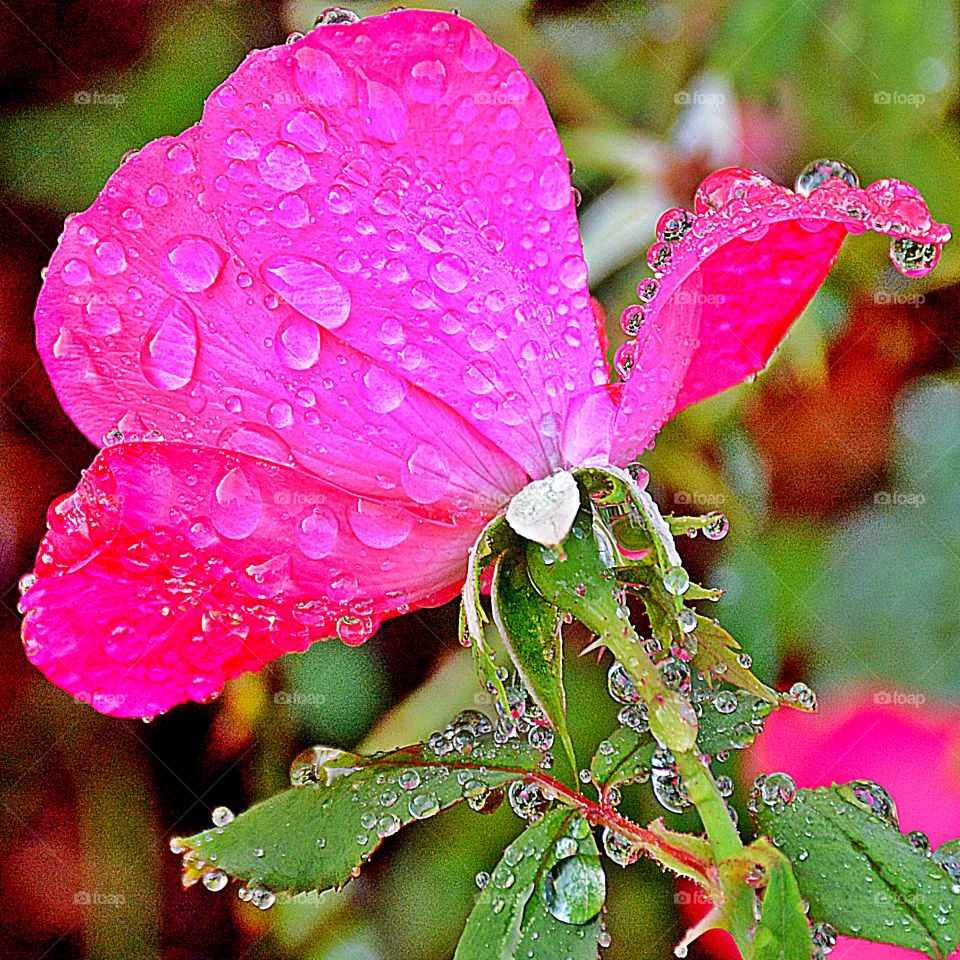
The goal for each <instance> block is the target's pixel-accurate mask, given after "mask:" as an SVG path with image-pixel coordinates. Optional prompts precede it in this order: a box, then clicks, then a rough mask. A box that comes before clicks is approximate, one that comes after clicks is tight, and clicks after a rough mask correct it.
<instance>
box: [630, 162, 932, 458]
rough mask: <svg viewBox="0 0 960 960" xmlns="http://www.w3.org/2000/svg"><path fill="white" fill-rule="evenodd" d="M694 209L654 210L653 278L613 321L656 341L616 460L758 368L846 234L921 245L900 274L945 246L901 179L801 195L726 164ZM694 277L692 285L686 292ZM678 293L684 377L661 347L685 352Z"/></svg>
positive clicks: (827, 186)
mask: <svg viewBox="0 0 960 960" xmlns="http://www.w3.org/2000/svg"><path fill="white" fill-rule="evenodd" d="M695 206H696V212H690V211H684V210H672V211H668V212H667V213H666V214H664V217H663V218H662V219H661V221H660V226H659V228H658V241H657V243H656V244H655V245H654V246H653V247H651V249H650V251H649V252H648V257H647V259H648V261H649V262H650V265H651V267H652V268H653V270H654V273H655V278H654V279H648V280H644V281H642V282H641V283H640V288H639V292H640V299H641V303H640V304H638V307H637V309H639V310H641V311H642V314H643V319H642V321H638V320H637V318H636V316H635V308H628V310H627V311H625V314H624V319H625V326H630V325H631V323H632V325H633V329H636V328H637V327H639V328H640V331H641V333H640V339H642V338H643V336H644V333H643V331H644V330H645V329H647V328H649V327H651V326H652V327H653V330H654V331H655V334H654V335H655V336H656V337H657V338H659V339H660V340H662V341H663V347H662V349H660V350H658V351H657V352H656V357H655V358H654V361H653V362H654V364H655V366H656V367H657V374H656V376H657V377H658V378H659V377H662V378H663V380H662V385H661V394H662V396H661V399H660V400H659V401H658V400H657V399H656V397H655V396H654V394H655V393H656V391H655V390H651V388H650V387H649V386H648V385H647V384H644V386H643V388H642V391H641V392H644V393H649V394H651V396H650V399H649V402H644V403H643V404H641V405H640V406H639V407H638V409H637V411H636V412H634V413H631V412H629V411H627V410H626V409H624V411H623V414H622V415H621V416H620V417H619V418H618V426H619V428H620V432H621V433H622V434H623V437H624V447H623V449H622V450H621V451H620V452H619V453H618V456H619V457H622V456H624V455H625V453H626V452H629V450H630V449H636V448H639V449H642V448H643V446H644V444H645V443H647V442H649V439H650V438H651V437H652V433H654V432H655V431H656V428H657V427H658V426H659V424H660V423H662V422H663V419H664V418H665V417H666V415H668V414H669V413H671V412H672V413H676V412H678V411H679V410H682V409H683V408H684V407H686V406H689V405H690V404H691V403H696V402H697V401H698V400H702V399H704V398H705V397H709V396H712V395H713V394H715V393H719V392H720V391H721V390H725V389H726V388H727V387H731V386H734V385H735V384H737V383H740V382H741V381H743V380H745V379H746V378H747V377H749V376H751V375H752V374H755V373H757V372H759V371H760V370H762V369H763V368H764V367H765V366H766V364H767V362H768V361H769V360H770V357H771V355H772V354H773V351H774V350H775V349H776V347H777V345H778V344H779V343H780V341H781V340H782V339H783V337H784V336H785V334H786V333H787V331H788V329H789V328H790V325H791V324H792V323H793V321H794V320H795V319H796V318H797V317H798V316H799V314H800V313H801V311H802V310H803V309H804V307H806V305H807V304H808V303H809V301H810V299H811V298H812V297H813V295H814V294H815V293H816V291H817V289H818V288H819V287H820V284H821V283H822V282H823V280H824V278H825V277H826V275H827V273H828V272H829V270H830V268H831V267H832V266H833V264H834V262H835V261H836V258H837V254H838V253H839V250H840V246H841V244H842V243H843V240H844V238H845V237H846V235H847V234H848V233H862V232H864V231H865V230H867V229H870V230H874V231H876V232H879V233H885V234H888V235H889V236H891V237H894V238H908V239H910V240H915V241H918V242H922V243H925V244H931V254H932V256H931V260H930V262H929V263H926V264H924V265H922V266H920V267H917V268H916V269H910V268H908V269H906V270H905V272H906V273H907V274H908V275H911V276H919V275H922V274H923V273H925V272H929V270H930V269H932V266H933V264H934V263H935V262H936V259H937V257H938V256H939V249H940V247H941V246H942V245H943V244H944V243H945V242H946V241H947V240H949V239H950V230H949V228H948V227H946V226H944V225H943V224H939V223H936V222H935V221H933V220H932V219H931V217H930V212H929V210H928V209H927V205H926V203H925V202H924V201H923V198H922V197H921V196H920V195H919V193H918V192H917V191H916V190H915V189H914V188H913V187H912V186H910V185H909V184H907V183H904V182H902V181H900V180H881V181H878V182H877V183H874V184H872V185H871V186H869V187H867V188H866V189H860V188H859V187H853V186H851V185H850V184H848V183H847V182H846V181H845V180H843V179H840V178H837V177H834V178H833V179H828V180H826V181H825V182H824V183H823V184H822V185H821V186H819V187H818V188H817V189H814V190H813V191H812V192H810V194H809V195H808V196H803V195H801V194H798V193H794V191H792V190H789V189H787V188H786V187H781V186H778V185H776V184H773V183H771V182H770V181H769V180H767V178H766V177H763V176H762V175H760V174H758V173H755V172H754V171H751V170H744V169H740V168H731V169H728V170H720V171H717V172H716V173H714V174H711V175H710V176H709V177H708V178H707V179H706V180H705V181H704V182H703V183H702V184H701V185H700V188H699V189H698V191H697V197H696V204H695ZM697 274H699V281H696V282H697V283H698V284H699V287H698V288H697V289H693V288H691V282H693V278H694V277H695V276H696V275H697ZM678 297H680V298H682V299H684V300H688V299H689V298H690V297H694V298H695V299H696V301H697V302H696V304H695V306H696V308H697V309H698V311H699V314H700V319H699V334H698V337H699V341H698V343H696V344H691V347H692V356H691V357H690V358H689V368H688V369H687V370H686V371H685V372H684V371H683V369H682V368H683V366H684V364H683V363H682V362H681V361H680V358H679V357H672V358H671V357H670V356H669V352H670V350H671V349H676V350H681V349H684V348H683V347H681V346H678V345H676V344H674V343H673V341H676V340H677V339H687V338H689V337H690V329H689V328H690V319H691V318H690V315H689V309H684V310H681V311H679V312H678V311H677V298H678ZM688 306H689V305H688ZM674 330H676V334H674ZM630 332H631V333H632V332H633V330H631V331H630ZM694 336H697V335H696V334H694ZM637 349H638V348H637V347H632V346H630V345H629V343H628V345H626V346H625V347H624V348H621V350H622V351H623V352H622V353H621V354H620V356H621V357H627V358H628V359H630V357H629V354H630V352H631V351H636V350H637ZM644 349H649V347H645V348H644ZM687 349H690V348H687ZM643 366H644V365H643V364H642V363H641V362H639V359H637V360H636V362H635V363H634V365H633V369H634V371H640V372H641V373H642V372H643ZM634 375H635V374H631V375H630V380H629V382H628V386H627V387H626V388H625V389H624V399H625V400H626V398H627V397H629V396H630V395H631V393H632V392H633V387H632V383H633V377H634ZM678 377H679V378H681V381H682V382H678ZM647 379H649V377H648V378H647ZM678 390H679V395H678V396H677V391H678ZM674 398H676V402H675V403H674V402H673V401H674ZM627 441H629V442H627Z"/></svg>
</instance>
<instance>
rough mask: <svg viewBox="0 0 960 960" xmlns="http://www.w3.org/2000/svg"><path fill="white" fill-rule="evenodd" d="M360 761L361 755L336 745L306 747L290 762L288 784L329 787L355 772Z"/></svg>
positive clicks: (358, 767)
mask: <svg viewBox="0 0 960 960" xmlns="http://www.w3.org/2000/svg"><path fill="white" fill-rule="evenodd" d="M362 763H363V759H362V758H361V757H358V756H356V755H355V754H352V753H347V752H346V751H344V750H338V749H337V748H336V747H324V746H315V747H307V749H306V750H304V751H303V752H302V753H299V754H297V756H296V757H295V758H294V761H293V763H291V764H290V784H291V786H294V787H305V786H311V785H313V786H321V787H329V786H330V784H331V783H333V781H334V780H337V779H339V778H340V777H348V776H350V774H351V773H355V772H356V771H357V770H359V769H360V767H361V766H362ZM320 846H323V844H320Z"/></svg>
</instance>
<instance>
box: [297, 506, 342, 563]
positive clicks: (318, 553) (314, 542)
mask: <svg viewBox="0 0 960 960" xmlns="http://www.w3.org/2000/svg"><path fill="white" fill-rule="evenodd" d="M339 531H340V525H339V523H338V522H337V518H336V517H335V516H334V515H333V514H332V513H331V512H330V511H329V510H327V509H326V508H324V507H314V508H313V510H311V511H310V513H308V514H307V515H306V516H305V517H304V518H303V519H302V520H301V521H300V523H299V524H298V525H297V546H298V547H299V548H300V550H301V552H302V553H303V554H304V556H306V557H309V558H310V559H311V560H322V559H323V558H324V557H326V556H329V554H330V553H331V551H332V550H333V548H334V545H335V544H336V542H337V534H338V533H339Z"/></svg>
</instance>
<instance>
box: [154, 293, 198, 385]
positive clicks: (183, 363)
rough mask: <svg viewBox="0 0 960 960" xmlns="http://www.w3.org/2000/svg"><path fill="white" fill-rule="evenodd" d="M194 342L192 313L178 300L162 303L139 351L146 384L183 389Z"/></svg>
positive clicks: (192, 359)
mask: <svg viewBox="0 0 960 960" xmlns="http://www.w3.org/2000/svg"><path fill="white" fill-rule="evenodd" d="M198 343H199V341H198V337H197V322H196V317H195V316H194V314H193V311H192V310H191V309H190V308H189V307H187V306H186V305H185V304H183V303H180V302H179V301H178V300H174V299H172V298H170V299H168V300H165V301H164V302H163V303H162V304H161V305H160V309H159V311H158V312H157V316H156V319H155V320H154V322H153V325H152V326H151V328H150V332H149V333H148V335H147V338H146V340H145V341H144V344H143V347H142V349H141V351H140V366H141V368H142V369H143V375H144V377H145V378H146V380H147V382H148V383H149V384H150V385H151V386H154V387H156V388H157V389H158V390H179V389H180V388H181V387H184V386H186V385H187V384H188V383H189V382H190V381H191V380H192V379H193V372H194V369H195V367H196V364H197V351H198Z"/></svg>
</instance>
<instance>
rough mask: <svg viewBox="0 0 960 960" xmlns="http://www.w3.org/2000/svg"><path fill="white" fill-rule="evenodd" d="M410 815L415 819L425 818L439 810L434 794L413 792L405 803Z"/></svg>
mask: <svg viewBox="0 0 960 960" xmlns="http://www.w3.org/2000/svg"><path fill="white" fill-rule="evenodd" d="M407 808H408V809H409V811H410V816H411V817H413V818H414V819H415V820H426V819H427V817H432V816H434V815H435V814H437V813H439V812H440V803H439V801H438V800H437V798H436V795H435V794H432V793H415V794H414V795H413V796H412V797H411V798H410V801H409V803H408V804H407Z"/></svg>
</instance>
